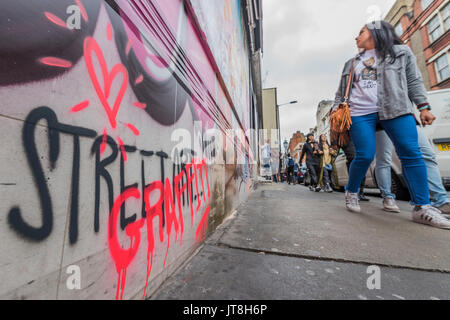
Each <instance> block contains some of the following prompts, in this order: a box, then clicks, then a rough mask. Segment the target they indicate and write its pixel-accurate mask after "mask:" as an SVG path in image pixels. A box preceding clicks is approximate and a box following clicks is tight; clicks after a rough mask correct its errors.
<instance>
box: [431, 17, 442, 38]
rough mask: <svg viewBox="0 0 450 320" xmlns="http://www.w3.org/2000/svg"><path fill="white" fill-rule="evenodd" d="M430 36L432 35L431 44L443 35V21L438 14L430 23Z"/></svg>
mask: <svg viewBox="0 0 450 320" xmlns="http://www.w3.org/2000/svg"><path fill="white" fill-rule="evenodd" d="M428 34H429V35H430V42H434V41H435V40H436V39H437V38H439V37H440V36H441V35H442V34H443V31H442V26H441V19H440V17H439V15H438V14H437V15H435V16H434V18H433V19H431V21H430V22H428Z"/></svg>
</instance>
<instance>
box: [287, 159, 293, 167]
mask: <svg viewBox="0 0 450 320" xmlns="http://www.w3.org/2000/svg"><path fill="white" fill-rule="evenodd" d="M288 166H289V167H293V166H294V159H292V158H289V160H288Z"/></svg>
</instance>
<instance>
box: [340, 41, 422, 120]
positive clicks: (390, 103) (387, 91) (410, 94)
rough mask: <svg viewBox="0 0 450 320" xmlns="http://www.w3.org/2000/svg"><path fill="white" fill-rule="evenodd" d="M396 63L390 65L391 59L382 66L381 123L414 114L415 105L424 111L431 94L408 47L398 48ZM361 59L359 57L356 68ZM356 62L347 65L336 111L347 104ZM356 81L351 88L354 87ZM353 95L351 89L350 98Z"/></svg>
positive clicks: (379, 84)
mask: <svg viewBox="0 0 450 320" xmlns="http://www.w3.org/2000/svg"><path fill="white" fill-rule="evenodd" d="M394 52H395V57H396V59H395V62H394V63H393V64H391V63H390V61H391V56H390V55H387V57H386V59H385V61H382V62H379V63H378V68H377V88H378V116H379V119H380V120H389V119H394V118H397V117H400V116H402V115H405V114H410V113H414V107H413V102H414V103H415V104H416V105H417V106H418V107H421V106H423V105H426V104H427V92H426V90H425V86H424V84H423V81H422V76H421V74H420V71H419V68H418V67H417V63H416V57H415V56H414V54H413V53H412V51H411V49H410V48H409V47H408V46H407V45H395V46H394ZM359 60H361V55H360V54H358V55H357V56H356V57H355V65H356V64H357V63H358V62H359ZM352 61H353V59H350V60H348V61H347V62H346V63H345V66H344V70H343V71H342V76H341V81H340V84H339V88H338V90H337V92H336V97H335V100H334V105H333V110H334V109H335V108H337V107H338V106H339V104H340V103H342V102H343V100H344V95H345V89H346V86H347V81H348V77H349V75H350V68H351V65H352ZM353 80H354V77H353V79H352V83H351V87H353ZM349 95H351V89H350V94H349Z"/></svg>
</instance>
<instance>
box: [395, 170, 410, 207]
mask: <svg viewBox="0 0 450 320" xmlns="http://www.w3.org/2000/svg"><path fill="white" fill-rule="evenodd" d="M391 192H392V193H393V194H395V197H396V198H397V199H398V200H404V201H409V200H411V197H410V195H409V191H408V189H406V188H405V187H403V185H402V183H401V181H400V178H399V177H398V176H397V175H396V174H395V172H393V171H392V172H391Z"/></svg>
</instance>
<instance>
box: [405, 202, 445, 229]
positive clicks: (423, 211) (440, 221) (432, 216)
mask: <svg viewBox="0 0 450 320" xmlns="http://www.w3.org/2000/svg"><path fill="white" fill-rule="evenodd" d="M412 219H413V221H414V222H417V223H423V224H428V225H430V226H433V227H436V228H441V229H450V221H449V220H447V219H445V218H444V217H443V216H442V214H441V211H439V210H438V209H436V208H434V207H432V206H431V205H426V206H421V207H415V208H414V210H413V212H412Z"/></svg>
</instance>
